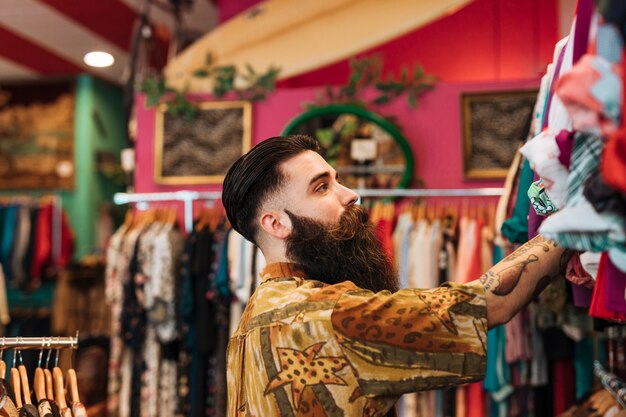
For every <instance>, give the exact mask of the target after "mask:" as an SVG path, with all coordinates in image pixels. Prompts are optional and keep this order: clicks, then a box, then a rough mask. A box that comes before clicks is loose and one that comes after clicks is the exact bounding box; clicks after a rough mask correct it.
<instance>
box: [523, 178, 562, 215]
mask: <svg viewBox="0 0 626 417" xmlns="http://www.w3.org/2000/svg"><path fill="white" fill-rule="evenodd" d="M528 198H530V204H532V206H533V208H534V209H535V212H536V213H537V214H538V215H540V216H547V215H549V214H552V213H554V212H556V210H557V209H556V207H555V205H554V203H553V202H552V201H551V200H550V198H549V197H548V194H547V193H546V190H545V188H544V186H543V180H539V181H535V182H533V183H532V184H531V185H530V188H529V189H528Z"/></svg>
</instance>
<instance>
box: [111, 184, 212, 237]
mask: <svg viewBox="0 0 626 417" xmlns="http://www.w3.org/2000/svg"><path fill="white" fill-rule="evenodd" d="M220 198H222V192H221V191H173V192H163V193H115V195H114V196H113V202H114V203H115V204H118V205H120V204H130V203H136V204H137V208H138V209H140V210H142V209H146V208H147V206H148V203H151V202H156V201H182V202H183V207H184V209H183V210H184V211H183V220H184V222H185V230H186V231H187V232H191V231H192V230H193V202H194V201H197V200H204V201H215V200H219V199H220Z"/></svg>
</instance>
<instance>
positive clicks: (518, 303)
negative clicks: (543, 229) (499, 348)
mask: <svg viewBox="0 0 626 417" xmlns="http://www.w3.org/2000/svg"><path fill="white" fill-rule="evenodd" d="M570 256H571V251H570V250H567V249H563V248H560V247H558V246H557V244H556V242H554V241H553V240H548V239H546V238H544V237H543V236H541V235H539V236H537V237H535V238H534V239H532V240H530V241H528V242H527V243H525V244H524V245H523V246H522V247H520V248H519V249H517V250H516V251H515V252H513V253H511V254H510V255H509V256H507V257H506V258H504V259H503V260H502V261H500V262H499V263H498V264H496V265H495V266H493V267H492V268H491V269H490V270H489V271H487V272H486V273H485V274H483V276H482V277H480V279H479V281H480V283H481V284H482V285H483V286H484V287H485V293H486V297H487V322H488V325H489V328H492V327H495V326H498V325H500V324H504V323H506V322H508V321H509V320H510V319H511V318H513V316H514V315H515V314H516V313H517V312H518V311H519V310H520V309H522V307H524V306H525V305H526V304H528V303H529V302H530V301H531V300H532V299H533V298H535V297H536V296H537V295H539V294H540V293H541V292H542V291H543V290H544V289H545V288H546V287H547V286H548V285H549V284H550V283H551V282H552V281H553V280H554V279H555V278H557V277H559V276H562V275H563V274H564V272H565V267H566V266H567V262H568V261H569V258H570Z"/></svg>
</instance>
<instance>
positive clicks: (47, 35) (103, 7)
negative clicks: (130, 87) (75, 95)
mask: <svg viewBox="0 0 626 417" xmlns="http://www.w3.org/2000/svg"><path fill="white" fill-rule="evenodd" d="M146 3H147V1H146V0H2V1H0V84H1V83H10V82H14V81H17V82H23V81H27V80H37V79H42V78H45V77H50V76H64V75H75V74H78V73H84V72H88V73H91V74H94V75H97V76H99V77H101V78H103V79H105V80H108V81H110V82H113V83H116V84H121V83H123V81H124V74H125V73H126V71H125V70H126V66H127V64H128V60H129V59H130V49H131V43H132V37H133V33H134V30H135V28H136V25H137V24H138V22H139V14H140V11H141V10H142V9H143V8H144V7H145V4H146ZM148 14H149V20H150V24H151V26H152V27H153V28H157V29H158V30H154V31H153V33H155V34H157V35H158V36H157V39H158V41H157V47H156V48H155V50H158V51H159V54H160V56H159V59H157V60H155V59H151V62H152V63H153V64H154V63H155V62H159V61H161V62H162V63H164V57H163V55H164V50H166V48H167V45H168V43H169V41H170V36H171V34H172V33H173V30H174V18H173V15H172V13H171V9H170V6H169V0H153V1H152V5H151V6H150V7H149V9H148ZM216 24H217V8H216V6H215V5H214V3H213V0H194V1H193V3H192V6H191V7H190V8H188V9H185V10H184V11H183V27H184V28H185V29H186V30H188V31H191V32H194V33H198V34H203V33H206V32H208V31H209V30H210V29H211V28H213V27H214V26H215V25H216ZM94 50H102V51H106V52H109V53H111V54H112V55H113V56H114V58H115V63H114V64H113V66H111V67H109V68H103V69H97V68H91V67H88V66H87V65H85V64H84V63H83V56H84V55H85V54H86V53H87V52H90V51H94Z"/></svg>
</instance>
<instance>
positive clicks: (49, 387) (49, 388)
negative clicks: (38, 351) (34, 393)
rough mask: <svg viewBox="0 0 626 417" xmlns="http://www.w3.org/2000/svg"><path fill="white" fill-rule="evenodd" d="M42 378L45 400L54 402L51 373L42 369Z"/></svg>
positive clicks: (46, 369)
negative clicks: (44, 387)
mask: <svg viewBox="0 0 626 417" xmlns="http://www.w3.org/2000/svg"><path fill="white" fill-rule="evenodd" d="M43 376H44V380H45V386H46V396H45V398H47V399H48V400H54V382H53V381H52V372H50V369H48V368H44V370H43Z"/></svg>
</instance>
